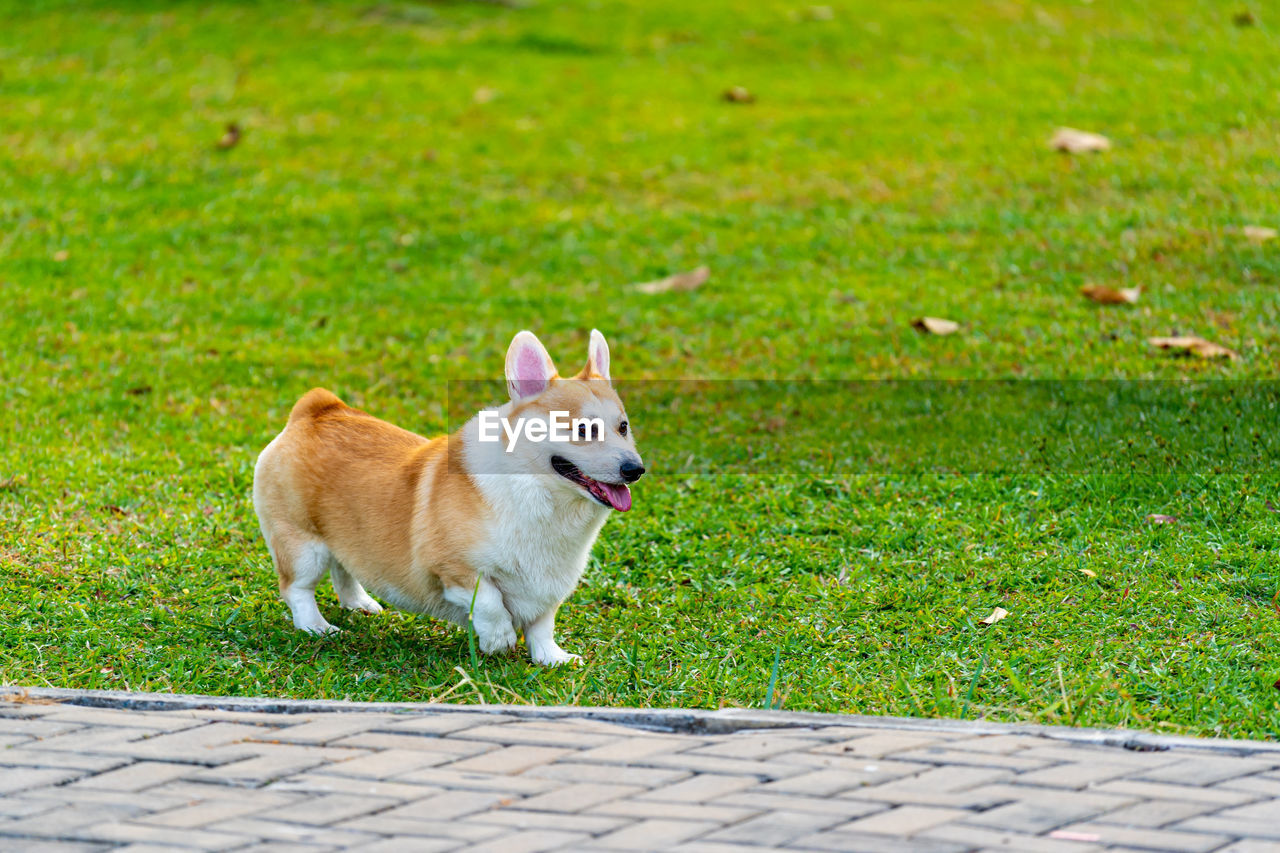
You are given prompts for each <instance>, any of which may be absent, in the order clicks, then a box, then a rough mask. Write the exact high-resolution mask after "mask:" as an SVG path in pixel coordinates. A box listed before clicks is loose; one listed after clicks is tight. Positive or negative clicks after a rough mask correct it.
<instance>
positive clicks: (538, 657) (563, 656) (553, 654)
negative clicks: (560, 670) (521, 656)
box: [529, 645, 582, 666]
mask: <svg viewBox="0 0 1280 853" xmlns="http://www.w3.org/2000/svg"><path fill="white" fill-rule="evenodd" d="M529 657H530V658H532V659H533V662H534V663H536V664H540V665H541V666H563V665H564V664H566V663H574V664H576V663H581V662H582V656H581V655H571V654H569V653H568V652H566V651H565V650H564V649H562V648H560V647H559V646H554V645H553V646H552V647H551V648H549V649H536V650H533V651H531V652H530V654H529Z"/></svg>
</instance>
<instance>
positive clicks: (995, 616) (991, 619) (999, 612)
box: [978, 607, 1009, 625]
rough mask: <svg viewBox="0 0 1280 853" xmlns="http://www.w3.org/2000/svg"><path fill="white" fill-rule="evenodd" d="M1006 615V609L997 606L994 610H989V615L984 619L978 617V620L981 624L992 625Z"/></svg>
mask: <svg viewBox="0 0 1280 853" xmlns="http://www.w3.org/2000/svg"><path fill="white" fill-rule="evenodd" d="M1008 615H1009V611H1008V610H1005V609H1004V608H1003V607H997V608H996V609H995V610H992V611H991V615H990V616H988V617H987V618H986V619H979V620H978V622H979V623H980V624H983V625H994V624H996V623H997V622H999V621H1000V620H1001V619H1003V618H1004V617H1006V616H1008Z"/></svg>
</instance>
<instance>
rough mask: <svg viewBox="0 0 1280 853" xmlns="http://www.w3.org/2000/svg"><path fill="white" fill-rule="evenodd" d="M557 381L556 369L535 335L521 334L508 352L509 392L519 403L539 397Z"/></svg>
mask: <svg viewBox="0 0 1280 853" xmlns="http://www.w3.org/2000/svg"><path fill="white" fill-rule="evenodd" d="M554 378H556V366H555V363H554V362H553V361H552V360H551V356H550V355H548V354H547V348H546V347H544V346H543V345H542V342H541V341H539V340H538V338H537V336H536V335H534V334H533V332H521V333H520V334H518V335H516V336H515V337H514V338H512V339H511V346H509V347H508V348H507V392H508V393H510V394H511V399H512V400H515V401H516V402H517V403H518V402H520V401H521V400H527V399H528V398H530V397H536V396H538V395H539V394H541V393H542V392H543V391H545V390H547V386H548V385H550V384H551V380H552V379H554Z"/></svg>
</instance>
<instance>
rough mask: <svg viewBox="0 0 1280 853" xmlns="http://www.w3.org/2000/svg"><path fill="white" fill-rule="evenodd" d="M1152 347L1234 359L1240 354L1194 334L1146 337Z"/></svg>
mask: <svg viewBox="0 0 1280 853" xmlns="http://www.w3.org/2000/svg"><path fill="white" fill-rule="evenodd" d="M1147 343H1149V344H1151V345H1152V346H1153V347H1157V348H1159V349H1163V350H1169V351H1171V352H1176V353H1178V354H1179V355H1194V356H1196V357H1198V358H1229V359H1231V360H1232V361H1235V360H1236V359H1238V358H1239V357H1240V356H1239V355H1237V354H1236V352H1235V351H1234V350H1229V349H1227V348H1226V347H1224V346H1222V345H1221V344H1215V343H1213V342H1212V341H1206V340H1205V339H1204V338H1198V337H1196V336H1195V335H1179V336H1175V337H1171V338H1160V337H1157V338H1147Z"/></svg>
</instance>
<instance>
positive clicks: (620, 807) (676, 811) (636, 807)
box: [560, 798, 760, 823]
mask: <svg viewBox="0 0 1280 853" xmlns="http://www.w3.org/2000/svg"><path fill="white" fill-rule="evenodd" d="M759 811H760V809H750V808H740V807H734V806H720V805H707V804H704V803H670V802H664V801H661V800H639V799H634V798H632V799H627V800H610V801H609V802H607V803H601V804H600V805H598V806H592V807H591V808H590V809H588V810H587V813H588V814H593V815H595V814H599V815H617V816H618V817H630V818H650V817H652V818H670V819H671V820H710V821H718V822H719V823H734V822H736V821H739V820H743V819H745V818H748V817H751V816H752V815H754V814H756V813H757V812H759ZM560 817H562V818H563V817H568V815H561V816H560Z"/></svg>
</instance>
